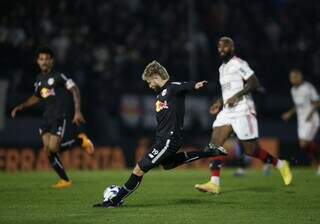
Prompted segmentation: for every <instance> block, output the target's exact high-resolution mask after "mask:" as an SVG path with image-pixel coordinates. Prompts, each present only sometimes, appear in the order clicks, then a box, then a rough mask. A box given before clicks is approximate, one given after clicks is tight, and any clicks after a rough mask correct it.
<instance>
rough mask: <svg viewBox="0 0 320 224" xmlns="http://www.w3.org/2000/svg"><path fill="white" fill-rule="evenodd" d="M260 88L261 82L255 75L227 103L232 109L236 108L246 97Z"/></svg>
mask: <svg viewBox="0 0 320 224" xmlns="http://www.w3.org/2000/svg"><path fill="white" fill-rule="evenodd" d="M259 86H260V84H259V80H258V78H257V77H256V76H255V75H251V76H250V77H249V79H248V80H247V83H246V84H245V86H244V88H243V89H242V90H241V91H239V92H238V93H236V94H235V95H234V96H233V97H231V98H229V99H228V100H227V102H226V104H227V105H229V106H230V107H232V106H234V105H235V104H236V103H237V102H238V101H239V100H240V99H241V97H243V96H244V95H247V94H249V93H251V92H253V91H255V90H256V89H257V88H258V87H259Z"/></svg>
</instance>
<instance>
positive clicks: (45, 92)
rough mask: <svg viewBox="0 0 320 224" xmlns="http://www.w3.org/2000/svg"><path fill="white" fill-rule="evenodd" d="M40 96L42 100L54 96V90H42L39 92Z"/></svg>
mask: <svg viewBox="0 0 320 224" xmlns="http://www.w3.org/2000/svg"><path fill="white" fill-rule="evenodd" d="M40 95H41V97H42V98H47V97H49V96H54V95H56V94H55V92H54V89H47V88H42V89H41V90H40Z"/></svg>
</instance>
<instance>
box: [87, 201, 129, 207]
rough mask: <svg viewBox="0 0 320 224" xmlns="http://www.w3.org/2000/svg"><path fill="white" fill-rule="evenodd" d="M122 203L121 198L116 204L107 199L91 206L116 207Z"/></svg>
mask: <svg viewBox="0 0 320 224" xmlns="http://www.w3.org/2000/svg"><path fill="white" fill-rule="evenodd" d="M122 204H123V200H121V202H120V203H118V204H114V203H113V202H112V201H110V200H107V201H104V202H102V203H98V204H94V205H93V207H94V208H116V207H120V206H121V205H122Z"/></svg>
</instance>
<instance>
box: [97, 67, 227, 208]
mask: <svg viewBox="0 0 320 224" xmlns="http://www.w3.org/2000/svg"><path fill="white" fill-rule="evenodd" d="M142 79H143V80H144V81H146V82H147V83H148V85H149V87H150V88H151V89H153V90H155V91H156V92H157V93H158V95H157V99H156V103H155V110H156V118H157V123H158V125H157V130H156V141H155V144H154V145H153V146H152V147H151V149H150V152H149V153H147V154H146V155H145V156H144V158H143V159H142V160H141V161H140V162H138V164H136V166H135V168H134V169H133V172H132V174H131V176H130V177H129V179H128V180H127V182H126V183H125V184H124V185H123V186H122V187H121V189H120V191H119V193H118V194H117V195H116V196H115V197H114V198H112V199H111V200H108V201H106V202H103V203H99V204H96V205H94V207H106V208H108V207H117V206H119V205H120V204H121V202H122V200H123V199H124V198H125V197H127V196H129V195H130V194H131V193H133V192H134V191H135V190H136V189H137V188H138V187H139V185H140V182H141V181H142V177H143V176H144V174H146V173H147V172H148V171H149V170H151V169H152V168H154V167H157V166H159V165H162V166H163V168H164V169H172V168H174V167H177V166H179V165H181V164H183V163H188V162H191V161H195V160H198V159H201V158H207V157H214V156H221V155H226V150H225V149H224V148H222V147H214V148H208V149H207V150H205V151H193V152H178V153H177V151H178V150H179V149H180V148H181V146H182V131H183V119H184V113H185V96H186V94H187V93H188V92H189V91H192V90H198V89H201V88H203V87H204V86H205V85H206V83H207V81H201V82H197V83H196V82H182V83H181V82H170V81H169V79H170V76H169V74H168V73H167V71H166V69H165V68H164V67H163V66H162V65H161V64H159V63H158V62H156V61H153V62H151V63H150V64H148V65H147V67H146V68H145V70H144V73H143V75H142Z"/></svg>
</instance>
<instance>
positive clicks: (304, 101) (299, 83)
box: [282, 69, 320, 175]
mask: <svg viewBox="0 0 320 224" xmlns="http://www.w3.org/2000/svg"><path fill="white" fill-rule="evenodd" d="M289 79H290V82H291V85H292V88H291V96H292V99H293V102H294V107H292V108H291V109H290V110H289V111H287V112H285V113H284V114H283V115H282V119H283V120H284V121H288V120H289V119H290V118H291V117H292V116H293V115H294V114H295V113H296V114H297V118H298V138H299V145H300V148H301V149H303V150H306V151H307V153H308V155H309V157H310V159H312V160H315V161H316V162H317V163H318V171H317V175H320V161H319V158H318V156H317V150H319V149H318V146H317V144H316V142H315V141H314V139H315V136H316V134H317V132H318V129H319V125H320V122H319V113H318V111H317V110H318V109H319V108H320V99H319V94H318V93H317V90H316V88H315V87H314V86H313V85H312V84H311V83H309V82H306V81H304V80H303V74H302V72H301V71H300V70H298V69H293V70H291V71H290V74H289Z"/></svg>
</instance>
